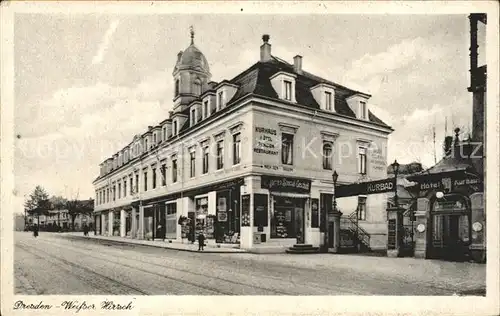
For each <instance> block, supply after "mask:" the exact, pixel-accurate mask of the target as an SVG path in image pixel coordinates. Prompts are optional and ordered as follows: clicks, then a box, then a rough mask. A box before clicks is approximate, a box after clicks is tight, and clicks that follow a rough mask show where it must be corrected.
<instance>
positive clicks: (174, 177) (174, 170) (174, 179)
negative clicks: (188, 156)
mask: <svg viewBox="0 0 500 316" xmlns="http://www.w3.org/2000/svg"><path fill="white" fill-rule="evenodd" d="M176 182H177V159H172V183H176Z"/></svg>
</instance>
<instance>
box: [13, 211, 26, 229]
mask: <svg viewBox="0 0 500 316" xmlns="http://www.w3.org/2000/svg"><path fill="white" fill-rule="evenodd" d="M24 225H25V218H24V215H21V214H14V230H15V231H23V230H24Z"/></svg>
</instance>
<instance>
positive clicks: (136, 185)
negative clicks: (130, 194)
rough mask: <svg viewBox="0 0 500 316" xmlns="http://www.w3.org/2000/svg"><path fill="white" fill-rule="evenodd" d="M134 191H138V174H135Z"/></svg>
mask: <svg viewBox="0 0 500 316" xmlns="http://www.w3.org/2000/svg"><path fill="white" fill-rule="evenodd" d="M134 191H135V193H139V174H136V175H135V190H134Z"/></svg>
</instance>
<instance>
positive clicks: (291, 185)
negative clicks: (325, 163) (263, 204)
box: [260, 176, 311, 193]
mask: <svg viewBox="0 0 500 316" xmlns="http://www.w3.org/2000/svg"><path fill="white" fill-rule="evenodd" d="M260 186H261V188H263V189H268V190H270V191H283V192H293V193H309V192H311V180H306V179H298V178H287V177H271V176H262V177H261V185H260Z"/></svg>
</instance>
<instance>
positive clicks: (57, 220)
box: [28, 210, 94, 230]
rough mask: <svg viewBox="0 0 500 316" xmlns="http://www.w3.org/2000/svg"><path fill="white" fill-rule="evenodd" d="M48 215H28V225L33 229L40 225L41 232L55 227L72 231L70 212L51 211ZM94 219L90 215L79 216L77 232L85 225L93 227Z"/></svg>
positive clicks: (77, 216) (76, 221) (76, 223)
mask: <svg viewBox="0 0 500 316" xmlns="http://www.w3.org/2000/svg"><path fill="white" fill-rule="evenodd" d="M48 213H49V214H48V215H40V216H39V217H38V216H36V215H28V224H29V226H30V227H31V226H32V225H34V224H38V226H39V227H40V229H41V230H51V229H52V228H53V227H54V226H59V227H60V228H61V229H62V230H71V229H72V226H71V215H70V214H69V212H68V210H50V211H48ZM93 223H94V217H93V216H92V215H89V214H78V215H76V218H75V227H74V229H75V230H81V229H82V227H83V224H87V225H92V227H93ZM54 230H55V229H54Z"/></svg>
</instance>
